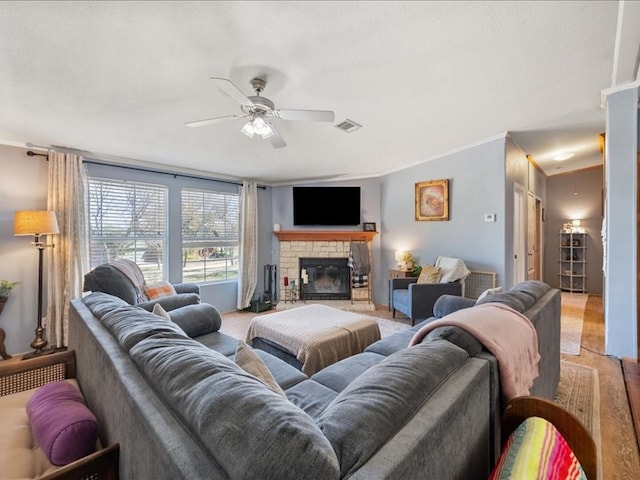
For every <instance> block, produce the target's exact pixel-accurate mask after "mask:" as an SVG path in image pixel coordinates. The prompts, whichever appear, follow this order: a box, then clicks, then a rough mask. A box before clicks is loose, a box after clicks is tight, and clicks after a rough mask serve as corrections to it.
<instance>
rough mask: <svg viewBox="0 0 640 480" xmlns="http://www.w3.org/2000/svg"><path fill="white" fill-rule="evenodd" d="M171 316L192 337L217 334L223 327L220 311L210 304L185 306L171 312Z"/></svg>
mask: <svg viewBox="0 0 640 480" xmlns="http://www.w3.org/2000/svg"><path fill="white" fill-rule="evenodd" d="M154 308H155V307H154ZM169 316H170V317H171V320H172V321H173V322H175V323H176V324H177V325H178V326H180V328H182V330H184V333H186V334H187V335H189V336H190V337H199V336H201V335H206V334H207V333H211V332H217V331H218V330H220V326H221V325H222V319H221V317H220V314H219V313H218V310H217V309H216V308H215V307H214V306H213V305H209V304H208V303H198V304H194V305H185V306H184V307H179V308H176V309H175V310H171V311H170V312H169Z"/></svg>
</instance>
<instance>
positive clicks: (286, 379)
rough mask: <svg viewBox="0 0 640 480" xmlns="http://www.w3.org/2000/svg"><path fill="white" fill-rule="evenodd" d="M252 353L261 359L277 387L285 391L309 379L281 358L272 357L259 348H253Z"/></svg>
mask: <svg viewBox="0 0 640 480" xmlns="http://www.w3.org/2000/svg"><path fill="white" fill-rule="evenodd" d="M253 351H254V352H255V353H256V355H258V356H259V357H260V358H261V359H262V361H263V362H264V364H265V365H266V366H267V368H268V369H269V371H270V372H271V374H272V375H273V378H275V379H276V382H278V385H280V387H282V389H283V390H286V389H287V388H289V387H292V386H294V385H296V384H298V383H300V382H303V381H305V380H307V379H308V378H309V377H307V375H306V374H304V373H302V372H301V371H300V370H298V369H297V368H295V367H292V366H291V365H289V364H288V363H287V362H285V361H284V360H282V359H281V358H278V357H274V356H273V355H271V354H269V353H267V352H265V351H264V350H261V349H259V348H254V349H253Z"/></svg>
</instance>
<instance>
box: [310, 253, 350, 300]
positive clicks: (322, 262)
mask: <svg viewBox="0 0 640 480" xmlns="http://www.w3.org/2000/svg"><path fill="white" fill-rule="evenodd" d="M347 262H348V259H347V258H300V299H301V300H349V299H350V298H351V282H350V272H349V267H348V265H347Z"/></svg>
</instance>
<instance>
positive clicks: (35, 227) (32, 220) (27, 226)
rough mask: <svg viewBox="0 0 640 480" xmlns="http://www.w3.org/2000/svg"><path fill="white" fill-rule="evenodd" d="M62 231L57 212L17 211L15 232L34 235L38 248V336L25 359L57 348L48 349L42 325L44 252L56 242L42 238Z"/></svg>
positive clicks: (14, 222)
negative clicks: (49, 242)
mask: <svg viewBox="0 0 640 480" xmlns="http://www.w3.org/2000/svg"><path fill="white" fill-rule="evenodd" d="M58 233H60V230H59V229H58V221H57V220H56V214H55V212H52V211H48V210H21V211H18V212H16V213H15V217H14V221H13V234H14V235H16V236H19V235H33V238H34V241H33V243H34V245H35V246H36V248H37V249H38V319H37V320H38V323H37V327H36V330H35V333H36V338H35V339H34V340H33V342H31V348H33V349H34V351H33V352H31V353H28V354H26V355H24V356H23V360H26V359H28V358H33V357H36V356H38V355H45V354H48V353H53V352H54V351H55V350H53V349H49V350H46V349H45V347H46V346H47V343H48V342H47V340H46V339H45V338H44V328H43V327H42V264H43V253H44V249H45V248H47V247H52V248H53V247H54V246H55V245H54V244H46V243H44V242H43V241H42V240H41V236H42V235H55V234H58Z"/></svg>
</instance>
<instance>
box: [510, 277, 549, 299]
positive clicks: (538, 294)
mask: <svg viewBox="0 0 640 480" xmlns="http://www.w3.org/2000/svg"><path fill="white" fill-rule="evenodd" d="M511 290H514V291H518V292H524V293H526V294H528V295H531V297H532V298H533V299H534V300H535V301H536V302H537V301H538V300H540V299H541V298H542V297H543V296H544V295H545V294H546V293H547V292H548V291H549V290H551V287H550V286H549V285H547V284H546V283H544V282H541V281H539V280H526V281H524V282H520V283H518V284H516V285H514V286H513V287H512V288H511Z"/></svg>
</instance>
